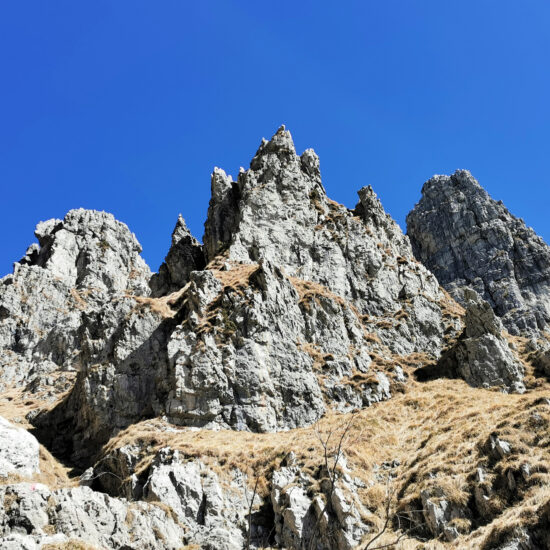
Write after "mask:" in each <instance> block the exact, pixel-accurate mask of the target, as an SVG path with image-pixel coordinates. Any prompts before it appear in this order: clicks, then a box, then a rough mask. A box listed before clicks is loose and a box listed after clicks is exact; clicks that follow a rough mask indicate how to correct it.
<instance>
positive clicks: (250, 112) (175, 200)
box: [0, 0, 550, 274]
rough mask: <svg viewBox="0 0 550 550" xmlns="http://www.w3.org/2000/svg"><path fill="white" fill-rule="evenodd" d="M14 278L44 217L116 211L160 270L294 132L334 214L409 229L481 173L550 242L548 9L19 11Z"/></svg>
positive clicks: (7, 87)
mask: <svg viewBox="0 0 550 550" xmlns="http://www.w3.org/2000/svg"><path fill="white" fill-rule="evenodd" d="M0 10H1V12H0V51H1V54H0V70H1V78H2V80H1V82H2V84H1V86H0V113H1V118H0V182H1V186H2V201H1V203H0V204H1V206H0V208H1V213H0V224H1V227H0V239H1V246H0V273H2V274H3V273H7V272H9V271H11V264H12V262H13V261H15V260H18V259H19V258H20V257H21V256H22V255H23V253H24V252H25V249H26V247H27V246H28V245H29V244H30V243H31V242H33V240H34V237H33V233H32V232H33V229H34V226H35V225H36V223H37V222H38V221H40V220H44V219H48V218H52V217H63V215H64V214H65V212H66V211H67V210H69V209H71V208H77V207H85V208H95V209H99V210H106V211H109V212H112V213H113V214H114V215H115V216H116V217H117V218H119V219H120V220H122V221H124V222H125V223H127V224H128V225H129V226H130V228H131V229H132V231H134V232H135V233H136V235H137V237H138V239H139V240H140V242H141V244H142V245H143V248H144V256H145V259H146V260H147V261H148V263H149V264H150V266H151V268H152V269H153V270H156V269H157V267H158V265H159V264H160V262H161V261H162V259H163V257H164V255H165V254H166V252H167V249H168V246H169V243H170V233H171V231H172V228H173V226H174V224H175V222H176V219H177V215H178V213H179V212H181V213H182V214H183V216H184V217H185V218H186V220H187V222H188V224H189V226H190V227H191V229H192V231H193V232H194V234H195V235H196V236H197V237H198V238H199V239H200V238H202V234H203V223H204V218H205V214H206V209H207V206H208V200H209V193H210V173H211V170H212V168H213V167H214V166H220V167H222V168H224V169H225V170H226V171H227V172H229V173H232V174H233V175H236V173H237V172H238V169H239V166H241V165H242V166H245V167H248V163H249V161H250V159H251V157H252V155H253V154H254V152H255V151H256V149H257V147H258V145H259V143H260V140H261V138H262V137H263V136H265V137H270V136H271V135H272V134H273V132H274V131H275V130H276V129H277V127H278V126H279V125H280V124H282V123H284V124H286V125H287V128H289V129H290V130H291V132H292V134H293V137H294V140H295V143H296V146H297V149H298V150H299V152H301V151H303V150H304V149H305V148H307V147H313V148H314V149H315V150H316V151H317V153H318V154H319V155H320V158H321V170H322V175H323V181H324V184H325V187H326V189H327V191H328V193H329V195H330V196H331V198H333V199H335V200H337V201H339V202H342V203H344V204H345V205H347V206H349V207H353V206H354V205H355V203H356V199H357V197H356V191H357V190H358V189H359V188H360V187H362V186H363V185H366V184H371V185H372V186H373V187H374V189H375V190H376V192H377V193H378V195H379V196H380V197H381V199H382V202H383V204H384V206H385V208H386V210H387V211H388V212H390V213H391V214H392V215H393V216H394V218H396V219H397V221H398V222H399V223H401V225H402V226H403V223H404V218H405V215H406V214H407V212H408V211H409V210H410V209H411V208H412V207H413V205H414V204H415V202H417V200H418V199H419V197H420V189H421V186H422V184H423V182H424V181H425V180H426V179H428V178H429V177H430V176H432V175H433V174H435V173H450V172H452V171H454V170H455V169H457V168H468V169H470V170H471V171H472V173H473V174H474V176H475V177H476V178H477V179H478V180H480V182H481V183H482V185H484V186H485V187H486V188H487V189H488V190H489V192H490V193H491V194H492V195H493V196H494V197H495V198H497V199H502V200H503V201H504V202H505V204H506V205H507V206H508V207H509V208H510V210H511V211H512V212H513V213H514V214H516V215H518V216H521V217H523V218H524V219H525V220H526V221H527V223H528V224H529V225H531V226H532V227H533V228H534V229H535V230H536V231H537V232H538V233H539V234H541V235H542V236H543V237H544V238H545V239H546V240H547V241H550V221H549V207H550V185H549V184H550V177H549V171H548V158H549V152H550V107H549V104H550V70H549V69H550V67H549V63H550V61H549V60H550V32H549V29H550V2H548V0H539V1H535V0H532V1H531V0H525V1H521V2H519V1H517V0H514V1H512V0H493V1H489V0H462V1H460V2H459V1H456V2H451V1H449V2H447V1H442V0H432V1H423V0H400V1H395V0H377V1H370V0H359V1H356V2H353V1H340V2H326V1H320V0H317V1H313V0H312V1H307V0H303V1H299V0H293V1H287V0H279V1H277V2H258V1H256V0H255V1H231V0H219V1H214V0H200V1H193V2H191V1H185V0H174V1H169V0H160V1H152V0H148V1H139V0H116V1H114V0H109V1H103V0H93V1H91V0H78V1H74V0H55V1H47V2H46V1H43V0H40V1H32V0H29V1H11V2H9V1H6V2H2V4H1V6H0Z"/></svg>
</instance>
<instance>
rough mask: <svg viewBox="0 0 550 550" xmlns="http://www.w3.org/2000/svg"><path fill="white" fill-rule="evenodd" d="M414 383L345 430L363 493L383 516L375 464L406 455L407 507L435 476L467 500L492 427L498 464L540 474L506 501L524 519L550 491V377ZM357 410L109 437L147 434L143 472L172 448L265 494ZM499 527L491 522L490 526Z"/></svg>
mask: <svg viewBox="0 0 550 550" xmlns="http://www.w3.org/2000/svg"><path fill="white" fill-rule="evenodd" d="M407 385H408V391H407V393H405V394H398V395H395V396H394V397H393V398H392V399H390V400H389V401H385V402H382V403H378V404H376V405H373V406H372V407H370V408H368V409H365V410H362V411H360V412H358V413H356V414H355V418H354V421H353V423H352V425H351V428H350V429H349V432H348V435H347V439H346V443H345V454H346V457H347V460H348V465H349V467H350V468H351V469H352V470H353V475H355V476H357V477H359V478H360V479H363V480H364V481H365V482H366V483H368V484H370V487H369V488H368V489H364V490H362V491H361V492H360V497H361V498H362V499H363V501H364V502H365V503H366V504H367V505H368V506H369V507H370V509H371V510H372V511H373V512H375V513H377V514H379V515H381V514H382V511H381V509H380V508H381V506H383V503H384V498H383V496H381V495H382V492H383V490H384V487H383V486H381V485H380V483H377V482H376V479H375V477H374V471H375V467H376V466H377V465H380V464H382V463H384V462H391V461H394V460H398V461H399V463H400V465H399V466H398V467H397V468H396V470H395V473H396V475H397V477H396V480H395V482H394V484H395V486H396V487H397V488H398V490H399V491H398V492H399V495H400V504H401V506H403V505H405V504H407V503H409V502H414V501H415V499H418V497H419V493H420V491H421V490H423V489H429V487H430V486H431V485H433V484H434V480H437V485H438V486H439V487H441V488H443V489H444V491H445V494H446V496H447V498H448V499H449V500H451V501H453V502H456V503H459V504H464V503H465V502H466V501H467V499H468V498H469V494H470V493H469V491H470V489H471V487H470V486H471V483H472V479H473V476H474V474H475V471H476V468H478V467H480V466H486V465H487V461H488V458H487V455H486V453H485V452H484V451H483V446H484V444H485V443H486V441H487V440H488V438H489V436H490V435H491V434H497V435H498V436H499V437H500V438H502V439H503V440H505V441H508V442H509V443H510V444H511V445H512V449H513V452H512V453H511V455H510V456H509V457H507V458H506V459H503V460H501V461H500V462H499V463H498V464H497V465H496V466H495V467H494V468H495V471H497V470H498V471H501V472H503V473H504V472H506V471H507V470H508V469H509V468H515V467H517V466H518V465H520V464H522V463H523V462H529V464H530V465H531V466H532V471H533V472H534V474H536V475H535V477H533V483H532V484H530V486H529V487H527V488H526V489H525V491H524V493H518V501H517V503H516V502H513V503H510V505H511V506H515V507H517V510H516V511H515V512H512V510H514V509H515V508H511V509H510V508H508V509H507V511H506V512H505V514H511V515H513V514H517V515H518V517H519V518H521V517H523V515H522V512H521V507H522V506H524V502H523V500H524V499H527V500H525V503H528V502H529V500H528V499H535V500H536V501H538V500H543V499H544V498H545V497H544V495H546V494H547V492H548V483H549V481H550V479H549V477H548V476H549V474H548V471H549V469H550V431H549V427H550V406H548V405H545V404H544V402H543V401H541V398H544V397H547V396H548V395H550V384H548V383H545V384H544V385H543V387H541V388H537V389H536V390H534V391H532V392H530V393H528V394H524V395H517V394H512V395H506V394H502V393H498V392H496V391H489V390H483V389H476V388H471V387H469V386H467V385H466V384H465V383H464V382H462V381H460V380H435V381H431V382H427V383H419V382H415V381H414V380H412V379H411V380H409V382H408V383H407ZM533 412H536V414H537V415H539V416H538V417H540V418H542V420H538V421H540V422H542V423H546V426H547V427H546V428H545V430H546V431H544V430H543V431H542V432H541V431H540V430H537V429H534V428H533V425H532V413H533ZM538 417H537V418H538ZM349 418H350V415H349V414H348V415H346V414H338V413H336V412H334V411H330V412H329V413H328V414H327V415H326V416H325V417H324V418H323V419H321V420H320V421H319V422H318V424H317V426H316V427H309V428H300V429H295V430H291V431H288V432H278V433H270V434H253V433H249V432H234V431H225V430H222V431H209V430H199V431H196V430H189V429H181V430H179V431H177V432H175V433H174V432H172V431H163V427H164V425H163V423H162V422H161V421H160V420H153V421H144V422H142V423H140V424H137V425H134V426H131V427H130V428H128V429H127V430H125V431H123V432H121V433H120V434H119V435H118V436H117V437H116V438H114V439H113V440H111V441H110V442H109V443H108V444H107V445H106V447H105V449H104V452H105V453H109V452H111V451H113V450H114V449H116V448H118V447H121V446H123V445H126V444H129V443H131V442H135V441H139V442H140V443H141V447H142V448H147V451H146V452H144V454H143V456H141V457H140V458H141V462H140V463H139V465H138V471H143V470H144V469H146V468H147V467H148V466H149V464H150V462H151V460H152V458H153V457H154V455H155V453H156V452H157V451H158V450H159V449H160V448H162V447H164V446H170V447H172V448H174V449H178V450H179V451H180V453H181V454H182V455H183V456H184V457H188V458H200V459H201V460H203V461H204V462H206V463H207V464H209V466H210V467H212V468H213V469H214V470H215V471H217V472H218V474H219V475H220V476H222V477H223V476H226V475H227V472H229V471H231V469H232V468H234V467H237V468H240V469H241V470H243V471H244V472H245V473H246V474H247V475H248V476H249V480H251V481H252V480H254V479H255V478H256V477H258V478H259V479H260V492H261V493H263V494H265V493H266V492H267V479H269V476H270V474H271V472H272V470H273V469H274V468H277V467H279V466H280V464H281V462H282V461H283V459H284V458H285V457H286V456H287V455H288V453H290V452H291V451H292V452H294V453H295V455H296V457H297V460H298V462H299V463H301V464H303V468H304V469H305V470H306V471H308V472H310V473H311V474H312V475H313V476H314V477H315V475H316V472H318V471H319V468H320V466H321V463H322V446H321V443H320V441H319V435H318V433H321V434H327V433H328V432H329V431H330V430H333V431H334V430H335V431H336V432H338V429H339V427H340V429H341V427H342V426H344V425H345V424H346V423H347V422H348V421H349ZM541 491H542V493H541ZM541 495H542V496H541ZM527 505H528V504H525V506H527ZM502 517H505V516H502ZM502 517H501V516H497V518H496V519H495V521H494V522H493V523H495V522H496V523H495V525H498V522H499V521H501V519H502ZM506 517H508V516H506ZM510 517H512V516H510ZM493 527H494V526H493V524H491V525H489V526H488V527H487V529H489V530H490V529H492V528H493ZM495 528H496V527H495ZM487 532H489V531H484V532H483V533H484V534H483V536H485V535H486V533H487ZM390 535H391V534H390ZM390 535H388V536H390ZM476 536H478V535H475V534H472V535H470V538H471V540H472V541H473V540H477V541H478V542H479V540H481V539H479V537H478V538H477V539H476V538H475V537H476ZM480 536H481V535H480ZM472 537H473V538H472ZM469 540H470V539H468V538H467V537H465V536H462V537H460V538H459V541H458V542H457V543H456V544H458V546H456V545H455V547H457V548H475V547H476V546H475V544H474V543H473V542H472V544H474V545H473V546H468V544H470V542H468V541H469ZM415 544H418V543H417V542H416V543H415V542H414V541H412V542H411V541H403V542H402V543H401V545H400V546H398V547H397V548H403V550H405V549H408V548H417V546H415ZM430 544H431V543H430ZM460 544H464V546H460ZM439 547H441V548H447V547H452V545H450V544H447V543H445V545H443V546H437V544H436V543H435V542H434V543H433V544H431V545H427V546H425V547H424V548H439Z"/></svg>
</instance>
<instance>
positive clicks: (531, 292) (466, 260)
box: [407, 170, 550, 335]
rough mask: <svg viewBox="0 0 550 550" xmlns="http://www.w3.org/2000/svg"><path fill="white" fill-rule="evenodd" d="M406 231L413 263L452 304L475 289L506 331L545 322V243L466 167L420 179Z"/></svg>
mask: <svg viewBox="0 0 550 550" xmlns="http://www.w3.org/2000/svg"><path fill="white" fill-rule="evenodd" d="M407 231H408V235H409V237H410V240H411V244H412V246H413V250H414V253H415V255H416V257H417V258H418V260H419V261H421V262H422V263H423V264H424V265H425V266H426V267H427V268H428V269H430V270H431V271H432V272H433V273H434V275H435V276H436V277H437V278H438V280H439V282H440V284H441V285H442V286H444V287H445V288H446V289H447V290H448V291H449V292H450V293H451V294H452V295H453V297H454V298H455V299H457V300H458V301H462V302H463V303H464V298H463V296H464V293H463V291H464V289H465V288H471V289H473V290H475V291H476V292H478V293H479V294H480V295H481V296H482V297H483V298H484V299H485V300H487V301H488V302H489V304H490V305H491V307H492V308H493V309H494V310H495V313H496V314H497V315H498V316H500V317H501V318H502V321H503V323H504V326H505V327H506V328H507V329H508V331H509V332H511V333H512V334H523V335H531V334H534V333H536V332H537V331H539V330H545V329H547V328H548V327H549V326H550V247H548V245H547V244H546V243H545V242H544V241H543V240H542V239H541V238H540V237H538V236H537V235H536V234H535V233H534V231H533V230H532V229H531V228H528V227H527V226H526V225H525V223H524V221H523V220H521V219H518V218H516V217H515V216H513V215H512V214H511V213H510V212H509V211H508V209H507V208H506V207H505V206H504V205H503V204H502V202H501V201H495V200H493V199H492V198H491V197H490V196H489V194H488V193H487V191H485V189H483V187H481V185H480V184H479V183H478V182H477V181H476V180H475V178H474V177H473V176H472V174H470V172H468V171H467V170H457V171H456V172H455V173H454V174H452V175H451V176H434V177H433V178H431V179H430V180H428V181H427V182H426V183H425V184H424V186H423V188H422V198H421V199H420V201H419V202H418V204H417V205H416V206H415V207H414V209H413V210H412V211H411V212H410V213H409V215H408V216H407Z"/></svg>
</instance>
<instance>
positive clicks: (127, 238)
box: [0, 209, 150, 387]
mask: <svg viewBox="0 0 550 550" xmlns="http://www.w3.org/2000/svg"><path fill="white" fill-rule="evenodd" d="M35 235H36V237H37V239H38V241H39V244H33V245H31V246H30V247H29V249H28V250H27V253H26V255H25V257H24V258H23V259H22V260H21V261H20V262H19V263H16V264H15V268H14V272H13V274H11V275H7V276H6V277H4V278H3V279H2V280H1V281H0V367H1V369H0V385H2V386H4V387H6V386H13V385H16V386H25V385H27V384H29V383H30V382H31V381H32V380H34V379H36V378H39V377H45V376H51V375H52V373H55V372H56V371H59V370H74V369H75V367H78V365H79V362H80V361H79V354H80V350H81V348H82V345H83V331H82V327H83V324H84V318H85V317H86V315H87V314H89V313H91V312H99V311H102V310H103V309H104V308H110V307H116V305H115V303H116V300H117V299H122V298H123V297H124V295H125V294H127V293H131V294H148V292H149V288H148V280H149V276H150V272H149V268H148V267H147V265H146V264H145V262H144V261H143V259H142V258H141V257H140V255H139V252H140V251H141V247H140V245H139V243H138V242H137V240H136V238H135V236H134V235H133V234H132V233H130V231H129V230H128V228H127V227H126V226H125V225H124V224H122V223H120V222H118V221H116V220H115V219H114V217H113V216H112V215H111V214H106V213H105V212H96V211H91V210H82V209H80V210H71V211H70V212H69V213H68V214H67V215H66V216H65V218H64V219H63V220H49V221H47V222H42V223H40V224H38V226H37V228H36V232H35Z"/></svg>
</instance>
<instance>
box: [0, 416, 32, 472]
mask: <svg viewBox="0 0 550 550" xmlns="http://www.w3.org/2000/svg"><path fill="white" fill-rule="evenodd" d="M38 452H39V445H38V441H37V440H36V438H34V437H33V436H32V435H31V434H30V433H29V432H27V430H24V429H22V428H17V427H15V426H14V425H13V424H10V423H9V422H8V421H7V420H6V419H5V418H2V417H1V416H0V478H5V477H7V476H8V475H9V474H18V475H20V476H23V477H29V476H32V475H33V474H34V473H37V472H39V471H40V467H39V463H38Z"/></svg>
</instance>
